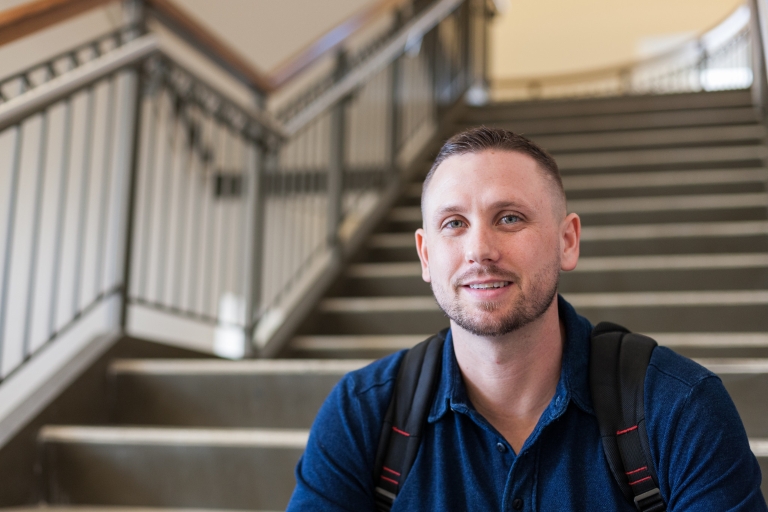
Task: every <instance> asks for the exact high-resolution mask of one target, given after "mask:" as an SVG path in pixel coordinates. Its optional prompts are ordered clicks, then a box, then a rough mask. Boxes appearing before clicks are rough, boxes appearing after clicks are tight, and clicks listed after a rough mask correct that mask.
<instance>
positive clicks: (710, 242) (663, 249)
mask: <svg viewBox="0 0 768 512" xmlns="http://www.w3.org/2000/svg"><path fill="white" fill-rule="evenodd" d="M725 250H727V251H728V252H730V253H754V252H766V251H768V236H766V235H754V236H734V237H690V238H689V237H684V238H682V237H681V238H651V239H634V240H582V241H581V244H580V252H581V256H582V257H588V256H628V255H629V256H631V255H637V256H643V255H653V254H717V253H722V252H723V251H725ZM362 256H363V257H362V261H368V262H382V263H394V262H417V261H419V256H418V254H417V253H416V246H415V244H414V246H413V247H401V248H375V247H374V248H368V249H366V251H365V253H364V254H363V255H362Z"/></svg>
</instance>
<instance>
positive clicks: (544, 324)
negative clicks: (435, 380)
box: [451, 301, 565, 453]
mask: <svg viewBox="0 0 768 512" xmlns="http://www.w3.org/2000/svg"><path fill="white" fill-rule="evenodd" d="M451 332H452V334H453V346H454V351H455V353H456V360H457V361H458V363H459V368H460V370H461V374H462V376H463V377H464V383H465V385H466V388H467V394H468V395H469V399H470V400H471V401H472V404H473V405H474V407H475V409H477V411H478V412H479V413H480V414H481V415H483V417H484V418H485V419H486V420H488V421H489V422H490V423H491V425H493V426H494V427H495V428H496V429H497V430H498V431H499V432H500V433H501V434H502V435H503V436H504V438H505V439H506V440H507V442H509V443H510V444H511V445H512V448H513V449H514V450H515V452H516V453H519V452H520V449H521V448H522V446H523V444H524V443H525V440H526V439H527V438H528V436H530V434H531V432H532V431H533V429H534V427H535V426H536V423H537V422H538V420H539V417H540V416H541V414H542V413H543V412H544V410H545V409H546V408H547V405H549V402H550V401H551V400H552V397H553V396H554V394H555V389H556V388H557V383H558V380H559V379H560V368H561V364H562V355H563V344H564V339H565V329H564V327H563V326H561V324H560V320H559V317H558V311H557V301H553V303H552V305H551V306H550V308H549V309H548V310H547V311H546V312H545V313H544V315H542V316H541V317H539V318H538V319H537V320H535V321H534V322H531V323H530V324H528V325H526V326H525V327H523V328H521V329H518V330H517V331H515V332H512V333H509V334H507V335H505V336H502V337H494V338H486V337H482V336H476V335H474V334H471V333H469V332H468V331H465V330H463V329H462V328H461V327H459V326H457V325H455V324H454V323H453V322H452V323H451Z"/></svg>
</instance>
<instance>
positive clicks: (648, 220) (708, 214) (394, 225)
mask: <svg viewBox="0 0 768 512" xmlns="http://www.w3.org/2000/svg"><path fill="white" fill-rule="evenodd" d="M767 207H768V205H766V207H747V208H723V209H707V208H706V206H705V205H702V207H701V209H696V210H687V209H686V210H673V211H647V212H605V213H602V212H601V213H582V212H579V210H578V209H575V210H573V211H574V212H575V213H577V214H579V217H580V218H581V225H582V226H585V227H591V226H618V225H623V224H671V223H675V222H738V221H750V220H765V219H766V212H767V211H768V208H767ZM420 227H422V223H421V220H412V221H394V220H390V221H388V222H387V223H386V224H385V226H384V228H385V229H386V231H389V232H392V233H403V232H414V231H416V230H417V229H419V228H420Z"/></svg>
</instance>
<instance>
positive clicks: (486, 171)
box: [422, 150, 546, 206]
mask: <svg viewBox="0 0 768 512" xmlns="http://www.w3.org/2000/svg"><path fill="white" fill-rule="evenodd" d="M545 180H546V178H545V177H544V175H543V172H542V171H541V170H540V169H539V168H538V164H537V162H536V161H535V160H534V159H533V158H531V157H530V156H528V155H526V154H523V153H519V152H513V151H504V150H486V151H482V152H477V153H465V154H461V155H452V156H450V157H448V158H446V159H445V160H444V161H442V162H441V163H440V165H439V166H438V167H437V168H436V169H435V171H434V173H433V175H432V176H431V179H430V180H429V181H428V182H427V183H425V188H424V190H423V192H422V202H424V201H425V200H426V199H427V197H428V196H430V195H432V194H430V193H429V192H430V191H431V190H436V191H438V193H437V194H436V195H435V197H439V198H442V199H448V198H446V197H445V196H446V194H451V195H454V194H456V195H459V196H461V195H466V194H470V193H472V194H476V193H478V192H490V191H493V190H495V189H504V190H506V191H508V192H509V191H513V190H520V189H521V188H523V189H527V190H529V191H530V189H533V188H537V186H541V185H544V181H545ZM440 203H441V206H442V203H444V201H440Z"/></svg>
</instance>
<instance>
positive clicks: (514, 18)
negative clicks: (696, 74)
mask: <svg viewBox="0 0 768 512" xmlns="http://www.w3.org/2000/svg"><path fill="white" fill-rule="evenodd" d="M742 3H743V2H742V0H643V1H637V0H508V4H509V5H508V8H507V10H506V12H505V13H503V14H502V15H500V16H498V17H497V18H496V20H495V21H494V24H493V27H492V31H491V48H490V52H491V56H490V57H491V61H490V71H491V76H492V77H493V78H502V77H503V78H507V77H521V76H535V75H549V74H559V73H568V72H571V71H581V70H585V69H593V68H598V67H603V66H610V65H612V64H618V63H621V62H625V61H628V60H632V59H634V58H636V57H637V56H638V54H637V47H638V43H640V42H641V40H642V39H643V38H649V37H656V36H667V35H675V34H678V35H679V34H681V33H686V32H689V33H690V32H695V33H698V32H701V31H703V30H706V29H708V28H710V27H711V26H713V25H715V24H716V23H718V22H719V21H720V20H722V19H724V18H725V17H726V16H728V14H730V13H731V12H732V11H733V10H734V9H736V7H738V6H739V5H741V4H742Z"/></svg>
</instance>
